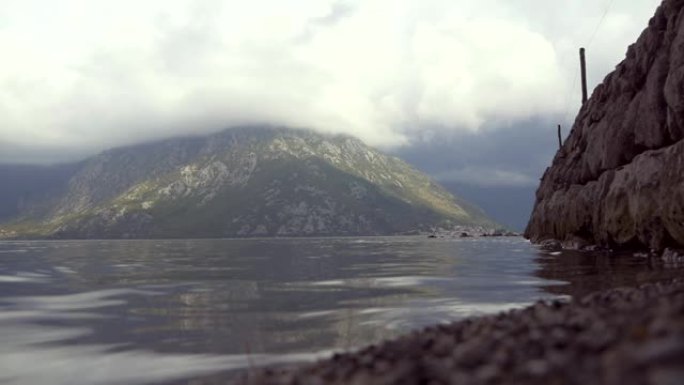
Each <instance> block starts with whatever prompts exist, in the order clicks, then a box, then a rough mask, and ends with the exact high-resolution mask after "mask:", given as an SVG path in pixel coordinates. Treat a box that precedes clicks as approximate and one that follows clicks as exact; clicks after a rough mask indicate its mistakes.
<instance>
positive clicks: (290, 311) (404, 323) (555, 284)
mask: <svg viewBox="0 0 684 385" xmlns="http://www.w3.org/2000/svg"><path fill="white" fill-rule="evenodd" d="M681 275H682V270H681V269H678V268H674V267H668V266H664V265H662V264H658V263H654V262H653V261H650V260H648V259H646V258H637V257H634V256H632V255H623V256H617V257H615V256H613V257H609V256H605V255H600V254H596V255H590V254H583V253H574V252H562V253H560V252H557V253H549V252H545V251H540V250H538V249H537V248H536V247H535V246H533V245H530V244H529V243H528V242H527V241H525V240H523V239H521V238H481V239H447V238H445V239H426V238H422V237H370V238H306V239H249V240H145V241H25V242H24V241H21V242H0V383H1V384H36V385H40V384H76V385H78V384H120V383H126V384H189V383H192V384H200V383H204V382H205V381H206V382H212V381H218V382H220V381H222V380H225V379H227V378H230V376H231V375H232V374H233V373H234V372H235V370H236V369H244V368H249V367H254V366H260V365H266V364H279V363H289V362H299V361H305V360H311V359H314V358H317V357H325V356H326V355H329V354H330V352H333V351H341V350H347V349H354V348H358V347H361V346H364V345H367V344H370V343H375V342H379V341H382V340H384V339H387V338H392V337H395V336H398V335H400V334H403V333H406V332H408V331H410V330H413V329H417V328H421V327H423V326H426V325H430V324H434V323H439V322H450V321H454V320H458V319H462V318H464V317H468V316H473V315H479V314H488V313H492V312H498V311H501V310H505V309H509V308H514V307H522V306H525V305H528V304H530V303H532V302H534V301H536V300H538V299H543V298H559V297H561V298H567V297H568V296H570V295H584V294H586V293H588V292H591V291H594V290H599V289H605V288H609V287H615V286H625V285H634V284H638V283H645V282H652V281H656V280H661V279H668V278H671V277H676V276H681Z"/></svg>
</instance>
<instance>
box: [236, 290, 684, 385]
mask: <svg viewBox="0 0 684 385" xmlns="http://www.w3.org/2000/svg"><path fill="white" fill-rule="evenodd" d="M234 383H236V384H273V385H276V384H278V385H280V384H309V383H310V384H401V383H404V384H413V383H435V384H447V383H464V384H466V383H467V384H521V383H524V384H549V383H553V384H589V383H591V384H610V385H613V384H615V385H617V384H627V385H629V384H681V383H684V279H681V278H678V279H674V280H671V281H667V282H658V283H649V284H644V285H641V286H639V287H633V288H626V287H625V288H617V289H609V290H605V291H600V292H596V293H593V294H589V295H587V296H584V297H582V298H573V299H571V300H568V301H561V300H552V301H538V302H536V303H535V304H534V305H531V306H528V307H526V308H523V309H515V310H510V311H506V312H503V313H498V314H495V315H489V316H481V317H473V318H467V319H465V320H462V321H457V322H454V323H451V324H446V325H438V326H431V327H428V328H425V329H423V330H419V331H415V332H412V333H410V334H408V335H405V336H403V337H399V338H397V339H394V340H390V341H385V342H382V343H380V344H376V345H371V346H368V347H365V348H362V349H360V350H358V351H354V352H349V353H338V354H335V355H334V356H332V357H331V358H329V359H325V360H321V361H318V362H315V363H309V364H302V365H297V366H293V367H281V368H264V369H257V370H254V371H250V372H248V373H243V374H242V375H241V376H240V378H239V379H238V380H237V381H235V382H234Z"/></svg>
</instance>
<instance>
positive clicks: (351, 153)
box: [0, 126, 497, 238]
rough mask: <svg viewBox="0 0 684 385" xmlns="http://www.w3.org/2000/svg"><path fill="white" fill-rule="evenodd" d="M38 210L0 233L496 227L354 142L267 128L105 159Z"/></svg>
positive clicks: (166, 143)
mask: <svg viewBox="0 0 684 385" xmlns="http://www.w3.org/2000/svg"><path fill="white" fill-rule="evenodd" d="M34 203H35V204H34V206H33V207H32V209H31V210H24V212H23V215H22V216H21V217H20V218H15V220H14V221H13V222H12V223H11V224H9V225H8V224H5V225H4V226H3V225H0V231H1V232H0V236H3V234H4V237H16V236H20V237H21V236H25V237H39V238H42V237H47V238H144V237H150V238H177V237H229V236H241V237H242V236H300V235H381V234H398V233H406V232H411V231H413V232H415V231H429V229H431V228H435V227H442V228H444V227H447V228H448V227H453V226H456V225H465V226H484V227H496V226H497V225H496V224H495V223H494V222H493V221H491V220H490V219H488V218H486V216H485V215H484V213H483V212H482V211H481V210H480V209H478V208H476V207H475V206H472V205H469V204H467V203H466V202H464V201H462V200H460V199H459V198H457V197H454V196H453V195H451V194H450V193H449V192H447V191H446V190H445V189H443V188H442V187H441V186H439V185H438V184H436V183H435V182H434V181H432V180H431V179H430V178H429V177H427V176H426V175H424V174H422V173H420V172H418V171H417V170H415V169H414V168H413V167H411V166H409V165H408V164H406V163H405V162H403V161H401V160H400V159H398V158H396V157H391V156H388V155H384V154H382V153H381V152H379V151H378V150H375V149H372V148H370V147H368V146H366V145H365V144H364V143H363V142H361V141H360V140H358V139H355V138H353V137H350V136H341V135H325V134H319V133H314V132H313V131H310V130H298V129H290V128H274V127H263V126H258V127H257V126H249V127H238V128H232V129H228V130H224V131H221V132H219V133H216V134H212V135H208V136H197V137H181V138H172V139H165V140H161V141H157V142H152V143H145V144H139V145H134V146H128V147H120V148H115V149H110V150H107V151H104V152H102V153H101V154H98V155H96V156H93V157H91V158H88V159H86V160H84V161H82V162H81V163H80V167H79V168H78V170H77V171H76V172H75V174H74V175H73V176H72V177H71V179H70V180H69V182H68V186H67V187H66V191H65V192H64V193H63V194H62V195H61V196H59V197H58V198H57V199H56V200H55V202H54V203H52V204H44V202H41V201H37V202H34ZM41 204H42V206H41Z"/></svg>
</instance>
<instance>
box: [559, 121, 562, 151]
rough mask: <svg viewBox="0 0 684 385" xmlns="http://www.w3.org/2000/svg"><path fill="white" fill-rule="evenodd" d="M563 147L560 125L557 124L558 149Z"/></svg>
mask: <svg viewBox="0 0 684 385" xmlns="http://www.w3.org/2000/svg"><path fill="white" fill-rule="evenodd" d="M562 148H563V140H562V139H561V125H560V124H559V125H558V149H562Z"/></svg>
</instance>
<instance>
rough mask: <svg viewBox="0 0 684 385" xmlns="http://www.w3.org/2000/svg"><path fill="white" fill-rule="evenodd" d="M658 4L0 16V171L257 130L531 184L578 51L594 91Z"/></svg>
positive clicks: (341, 5)
mask: <svg viewBox="0 0 684 385" xmlns="http://www.w3.org/2000/svg"><path fill="white" fill-rule="evenodd" d="M659 3H660V1H659V0H556V1H549V0H358V1H354V0H348V1H346V0H288V1H283V0H250V1H233V0H228V1H218V0H205V1H202V0H192V1H191V0H145V1H140V0H117V1H100V0H60V1H53V0H2V1H0V52H2V59H1V62H0V162H34V163H35V162H52V161H59V160H65V159H75V158H78V157H82V156H85V155H88V154H92V153H94V152H98V151H100V150H102V149H105V148H108V147H112V146H117V145H122V144H130V143H134V142H139V141H145V140H150V139H155V138H161V137H167V136H174V135H178V134H187V133H205V132H211V131H215V130H218V129H222V128H226V127H229V126H232V125H237V124H243V123H269V124H275V125H287V126H295V127H308V128H313V129H317V130H321V131H325V132H338V133H348V134H352V135H355V136H358V137H360V138H361V139H363V140H364V141H366V142H367V143H368V144H371V145H374V146H378V147H380V148H383V149H386V150H388V151H391V152H394V153H398V154H403V155H405V156H406V157H407V158H410V159H412V160H413V161H414V162H415V163H417V164H418V166H419V167H421V168H423V169H426V170H428V171H429V172H431V173H432V174H433V175H435V176H436V177H437V178H438V179H441V180H471V181H473V183H475V184H482V185H496V184H503V185H509V186H510V185H533V184H536V183H537V181H538V176H539V175H538V174H539V173H540V169H542V168H543V165H544V164H545V163H546V162H548V160H549V157H550V156H551V154H552V153H553V150H555V148H553V140H555V139H554V136H553V135H554V131H553V130H554V128H553V127H555V123H556V122H562V123H563V124H564V125H565V126H566V127H568V126H569V124H570V123H571V121H572V119H573V118H574V115H575V113H576V111H577V108H578V106H579V93H580V91H579V78H578V76H577V73H578V71H577V68H578V53H577V51H578V48H579V47H580V46H586V47H587V51H588V61H589V83H590V87H593V86H594V85H595V84H596V83H597V82H599V81H601V80H602V79H603V77H604V76H605V75H606V74H607V73H608V72H609V71H611V70H612V69H613V68H614V66H615V65H616V64H617V63H618V62H619V61H621V60H622V59H623V57H624V54H625V51H626V48H627V46H628V45H629V44H631V43H632V42H634V41H635V40H636V38H637V37H638V35H639V33H640V32H641V31H642V30H643V29H644V28H645V26H646V25H647V22H648V19H649V18H650V17H651V16H652V15H653V13H654V11H655V9H656V7H657V5H658V4H659ZM606 10H607V12H606ZM604 16H605V17H604ZM547 130H548V134H549V135H550V137H548V138H547V137H545V138H544V139H543V140H544V141H546V142H545V143H551V144H550V148H544V149H543V150H540V149H539V140H542V139H539V135H542V136H543V135H546V133H547ZM535 138H536V139H535ZM466 144H467V145H466ZM453 146H456V147H453ZM431 149H432V150H434V151H432V152H430V151H431ZM438 150H439V151H438ZM456 150H458V151H456ZM440 151H441V152H440ZM535 151H536V152H535ZM426 152H428V153H430V157H427V158H425V157H422V156H421V155H420V154H425V153H426ZM457 152H458V153H457ZM433 155H434V156H433ZM436 158H439V159H438V160H437V159H436ZM478 159H480V160H478ZM486 159H490V160H492V159H493V161H489V162H486V161H484V160H486Z"/></svg>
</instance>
